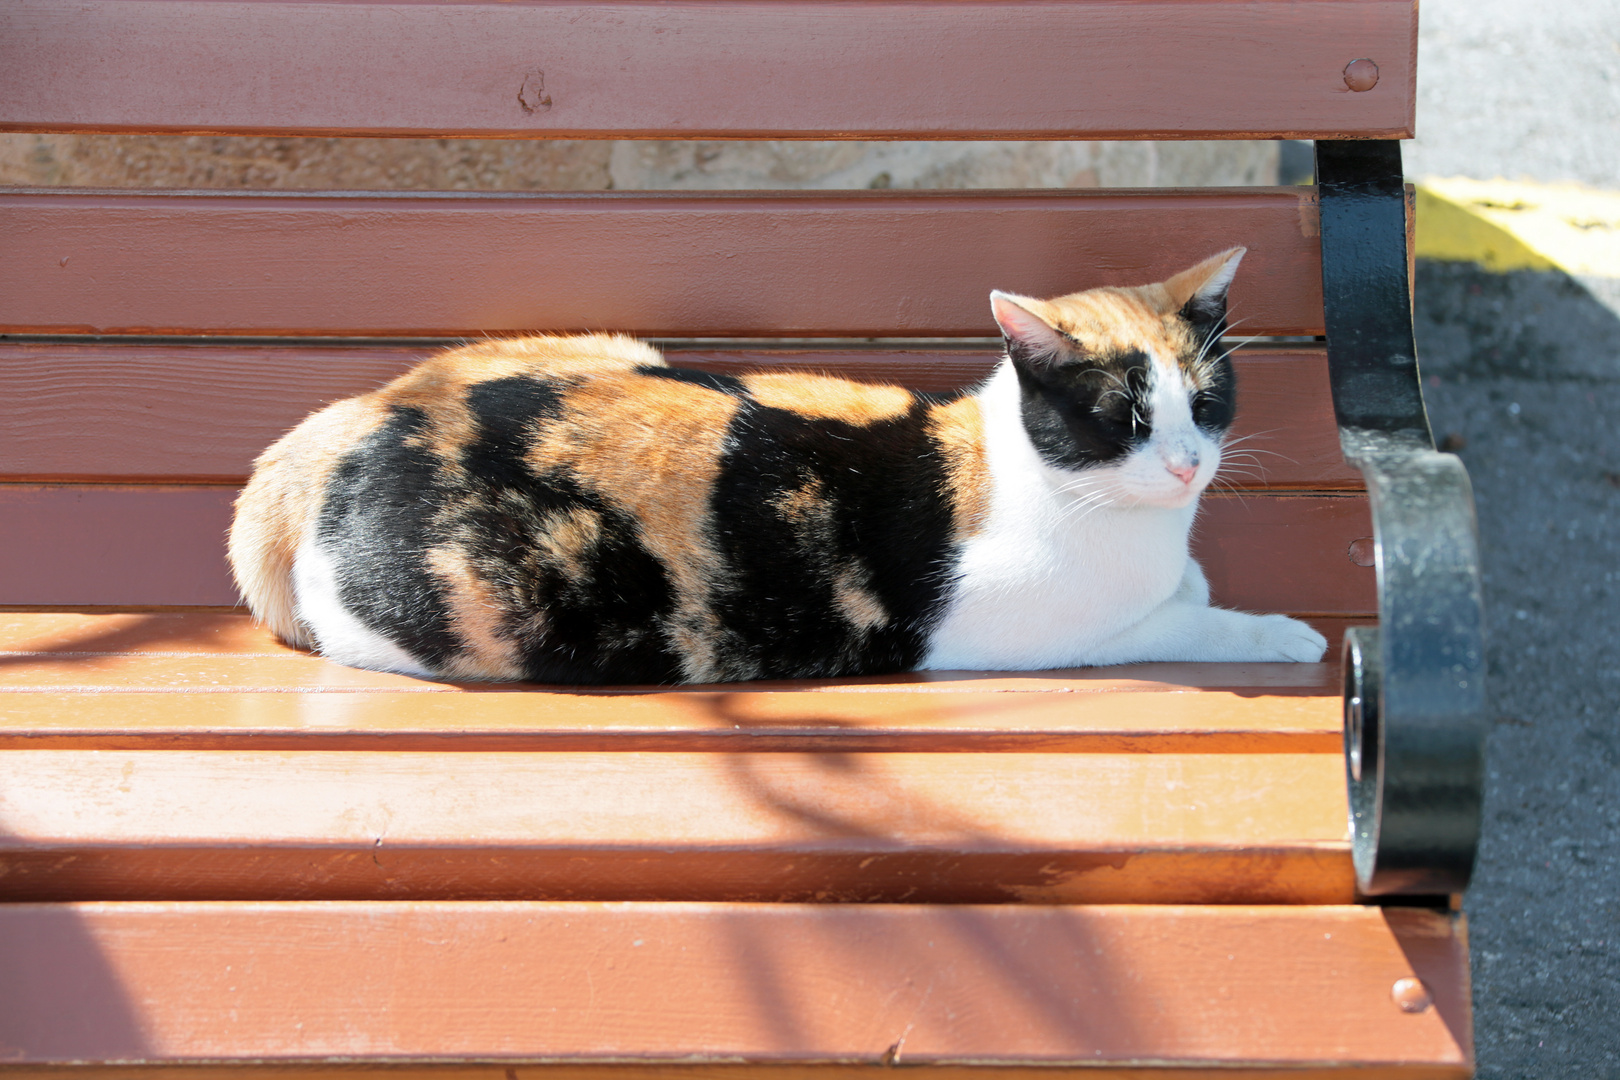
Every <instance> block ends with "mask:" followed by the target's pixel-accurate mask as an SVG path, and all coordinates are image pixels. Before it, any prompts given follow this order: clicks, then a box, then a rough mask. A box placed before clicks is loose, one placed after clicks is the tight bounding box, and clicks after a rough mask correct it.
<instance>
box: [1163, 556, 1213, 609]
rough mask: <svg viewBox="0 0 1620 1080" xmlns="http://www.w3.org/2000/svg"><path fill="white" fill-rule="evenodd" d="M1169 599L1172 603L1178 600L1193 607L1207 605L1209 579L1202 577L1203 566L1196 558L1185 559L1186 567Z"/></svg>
mask: <svg viewBox="0 0 1620 1080" xmlns="http://www.w3.org/2000/svg"><path fill="white" fill-rule="evenodd" d="M1170 600H1171V602H1172V603H1174V602H1175V601H1177V600H1179V601H1181V602H1183V603H1187V604H1192V605H1193V606H1194V607H1208V606H1209V579H1208V578H1206V577H1204V568H1203V567H1201V566H1199V565H1198V560H1197V559H1188V560H1187V569H1186V570H1185V571H1184V572H1183V573H1182V575H1181V584H1180V585H1178V586H1176V591H1175V593H1174V594H1173V595H1172V596H1171V597H1170Z"/></svg>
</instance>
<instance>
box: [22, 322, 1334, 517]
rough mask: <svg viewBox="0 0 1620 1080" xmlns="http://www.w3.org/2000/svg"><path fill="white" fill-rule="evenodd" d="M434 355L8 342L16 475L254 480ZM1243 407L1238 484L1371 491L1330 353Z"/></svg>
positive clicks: (1284, 358)
mask: <svg viewBox="0 0 1620 1080" xmlns="http://www.w3.org/2000/svg"><path fill="white" fill-rule="evenodd" d="M430 351H431V349H429V348H428V347H416V348H412V347H405V346H402V347H387V346H329V345H324V346H323V345H295V344H288V345H280V346H278V345H221V344H217V343H210V344H206V345H203V344H174V345H115V344H71V343H60V344H58V343H53V344H6V343H0V430H4V431H6V432H7V438H6V439H5V440H4V442H3V443H0V480H10V481H28V480H36V481H37V480H54V481H62V480H67V481H72V480H81V481H82V480H116V481H129V480H160V481H161V480H169V481H176V480H180V481H199V480H204V481H226V482H233V481H234V482H241V481H244V480H246V478H247V475H248V472H249V471H250V469H251V467H252V462H253V459H254V458H255V457H257V456H258V454H259V452H260V451H262V450H263V449H264V448H265V447H266V446H268V445H270V443H272V442H274V441H275V440H276V439H277V438H279V437H280V436H281V435H282V433H283V432H285V431H287V430H288V429H289V428H291V427H292V426H293V425H294V424H296V423H297V422H298V421H300V420H302V419H303V418H304V416H305V415H307V414H308V413H310V412H313V411H314V410H315V409H317V408H319V407H321V406H322V405H325V404H327V403H329V402H332V401H335V400H337V399H339V398H344V397H348V396H351V395H353V394H359V393H364V392H366V391H369V390H372V389H375V388H376V387H378V386H380V385H382V384H383V383H385V382H387V381H388V380H389V379H391V378H393V377H394V376H396V375H398V374H400V373H402V372H404V371H406V370H408V369H409V368H410V367H411V366H412V365H413V364H415V363H416V362H417V361H419V360H420V359H422V358H423V357H424V356H426V355H428V354H429V352H430ZM668 355H669V359H670V362H671V363H674V364H679V365H682V366H686V367H695V368H699V369H702V370H706V371H718V372H728V373H735V372H744V371H761V370H763V371H782V370H794V371H818V372H827V373H830V374H834V375H838V376H841V377H844V378H855V379H862V380H865V381H869V382H895V383H900V384H901V385H904V386H909V387H912V388H914V389H919V390H931V391H953V390H959V389H963V388H966V387H969V386H972V385H974V384H975V383H977V382H979V381H980V380H982V379H983V378H985V377H986V376H987V375H989V373H990V371H991V370H992V369H993V367H994V366H995V363H996V355H995V354H994V353H990V352H983V351H975V352H963V351H934V352H927V351H920V350H916V349H912V350H893V351H891V350H878V349H868V350H845V351H835V350H820V351H815V350H806V349H794V350H765V349H751V350H735V349H732V350H728V349H717V348H702V349H675V350H671V351H670V352H669V354H668ZM1236 366H1237V375H1238V385H1239V387H1240V391H1239V414H1238V422H1237V425H1236V427H1235V428H1234V429H1233V438H1234V439H1235V440H1238V441H1237V442H1236V443H1235V444H1234V449H1233V455H1234V456H1233V458H1232V461H1231V464H1230V465H1229V467H1228V469H1227V471H1226V473H1225V474H1224V475H1223V477H1222V482H1223V483H1227V482H1229V483H1232V484H1234V485H1236V486H1238V487H1240V488H1259V487H1307V488H1359V487H1360V486H1361V475H1360V474H1359V473H1358V472H1356V470H1354V469H1353V468H1351V467H1350V466H1349V465H1347V464H1346V463H1345V461H1344V456H1343V454H1342V453H1341V452H1340V450H1339V437H1338V428H1337V426H1336V425H1335V423H1334V419H1333V401H1332V395H1331V391H1330V388H1329V384H1328V377H1327V358H1326V354H1325V353H1323V352H1322V351H1321V350H1319V349H1311V350H1305V351H1278V350H1260V349H1251V350H1247V351H1245V352H1241V353H1239V354H1238V357H1237V361H1236Z"/></svg>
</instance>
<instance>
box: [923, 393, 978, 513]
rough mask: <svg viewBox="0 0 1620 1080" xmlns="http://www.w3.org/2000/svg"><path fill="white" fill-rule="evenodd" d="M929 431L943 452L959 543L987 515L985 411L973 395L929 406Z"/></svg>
mask: <svg viewBox="0 0 1620 1080" xmlns="http://www.w3.org/2000/svg"><path fill="white" fill-rule="evenodd" d="M928 434H929V435H930V436H931V437H932V438H933V439H934V441H935V442H936V443H938V444H939V449H940V453H942V454H943V455H944V456H945V477H946V482H947V483H948V484H949V485H950V491H949V495H950V498H951V514H952V518H953V520H954V523H955V532H956V541H957V542H958V543H960V542H962V541H963V540H966V539H967V538H968V537H970V536H973V535H976V534H977V533H978V532H979V531H980V530H981V529H983V528H984V523H985V522H986V521H987V520H988V519H989V517H990V466H989V465H988V464H986V462H985V456H984V414H983V412H981V411H980V408H979V401H978V399H977V398H975V397H971V396H968V397H961V398H957V399H956V400H955V401H952V402H949V403H947V404H944V405H935V406H934V407H933V408H931V409H929V410H928Z"/></svg>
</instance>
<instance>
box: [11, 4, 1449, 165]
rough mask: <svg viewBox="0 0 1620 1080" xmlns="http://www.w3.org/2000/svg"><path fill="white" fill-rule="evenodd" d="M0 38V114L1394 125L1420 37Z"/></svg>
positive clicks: (95, 10) (1178, 32) (50, 26)
mask: <svg viewBox="0 0 1620 1080" xmlns="http://www.w3.org/2000/svg"><path fill="white" fill-rule="evenodd" d="M0 40H6V41H8V42H9V43H10V47H9V48H8V49H7V50H6V55H5V62H6V66H7V67H8V68H9V69H10V72H9V77H8V78H7V80H6V81H5V82H4V83H3V84H0V87H3V92H0V116H3V117H4V118H5V120H4V123H3V124H0V128H4V129H8V130H14V131H16V130H33V131H181V132H188V133H214V134H303V133H309V134H331V135H340V134H374V135H418V136H444V135H476V136H485V137H488V136H495V137H508V138H536V137H540V138H558V137H566V138H588V137H593V136H595V137H620V138H652V137H672V138H694V137H719V138H790V137H794V136H798V137H811V138H874V137H875V138H907V137H909V138H925V139H926V138H941V137H944V138H996V137H1002V138H1009V137H1010V138H1120V137H1123V138H1142V137H1168V138H1220V137H1227V138H1251V137H1276V136H1281V137H1289V138H1313V137H1317V136H1324V137H1325V136H1341V137H1342V136H1344V135H1347V134H1348V135H1353V136H1358V137H1361V138H1402V137H1410V136H1411V129H1412V117H1413V108H1414V105H1413V102H1414V93H1413V76H1414V71H1415V61H1416V48H1417V45H1416V18H1415V13H1414V12H1413V9H1412V7H1411V5H1410V4H1409V3H1405V2H1400V0H1333V2H1324V0H1316V2H1307V3H1293V4H1277V3H1265V2H1256V0H1250V2H1245V3H1219V4H1215V3H1203V4H1184V3H1173V2H1168V0H1156V2H1141V0H1139V2H1136V3H1126V2H1120V0H1112V2H1107V0H1069V2H1066V3H989V2H970V3H945V2H937V0H936V2H926V3H893V2H891V3H863V4H860V5H859V6H858V7H854V8H852V6H851V5H849V4H840V3H833V2H826V0H823V2H816V3H809V2H800V3H792V4H788V3H780V2H752V3H749V2H735V0H734V2H712V0H711V2H702V0H698V2H686V3H681V4H636V3H625V2H616V3H584V2H580V0H574V2H556V3H537V4H498V3H490V2H484V3H460V4H445V5H437V4H436V5H426V4H411V3H379V2H370V3H364V2H362V3H343V4H327V5H322V6H319V7H312V6H311V5H308V4H300V3H295V2H267V0H259V2H249V3H243V2H237V3H230V4H222V3H208V2H199V0H190V2H186V0H90V2H87V3H81V4H78V5H75V7H74V8H73V9H72V10H71V12H70V11H67V10H64V9H62V8H61V6H60V5H58V4H54V3H51V2H50V0H11V2H10V3H8V4H7V6H6V8H5V17H4V19H3V20H0ZM919 44H922V47H919ZM1145 57H1151V58H1152V62H1151V63H1145V62H1144V58H1145ZM1358 57H1370V58H1372V59H1374V60H1375V61H1376V62H1377V64H1378V66H1379V74H1380V78H1379V81H1378V84H1377V86H1376V87H1375V88H1374V89H1372V90H1370V91H1368V92H1366V93H1350V92H1348V91H1347V90H1346V87H1345V83H1344V74H1343V72H1344V68H1345V66H1346V65H1347V64H1348V63H1349V62H1350V61H1351V60H1354V59H1356V58H1358Z"/></svg>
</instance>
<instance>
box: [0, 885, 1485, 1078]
mask: <svg viewBox="0 0 1620 1080" xmlns="http://www.w3.org/2000/svg"><path fill="white" fill-rule="evenodd" d="M0 942H4V943H5V947H6V950H7V954H8V964H7V971H8V976H7V978H6V979H5V980H3V981H0V1042H3V1043H4V1045H6V1046H7V1047H9V1048H12V1049H11V1057H10V1059H9V1061H8V1069H13V1070H14V1069H17V1068H19V1067H22V1066H27V1065H30V1064H36V1063H37V1064H45V1063H50V1062H66V1061H73V1062H98V1061H99V1062H110V1061H119V1062H127V1063H130V1064H134V1063H138V1062H151V1063H154V1064H157V1063H180V1062H188V1061H189V1062H198V1063H201V1062H203V1061H213V1062H216V1063H242V1064H246V1063H251V1062H257V1063H262V1064H271V1063H289V1064H290V1063H294V1062H297V1061H299V1060H303V1061H306V1062H311V1063H313V1062H316V1061H319V1060H320V1059H323V1058H324V1059H331V1058H347V1059H352V1058H368V1059H371V1060H377V1061H393V1062H396V1063H398V1064H401V1065H406V1064H411V1063H413V1062H422V1061H423V1060H424V1059H441V1060H442V1059H445V1058H463V1059H471V1060H473V1061H479V1060H482V1061H491V1060H493V1061H495V1062H497V1063H499V1066H504V1067H506V1068H507V1069H508V1070H509V1071H508V1072H507V1073H506V1076H508V1077H511V1076H513V1075H517V1076H520V1077H521V1078H522V1080H539V1078H540V1077H541V1076H552V1075H558V1074H557V1073H553V1072H551V1071H549V1070H551V1069H554V1068H557V1067H559V1066H561V1067H563V1069H564V1071H562V1072H561V1073H560V1075H562V1076H564V1077H567V1078H568V1080H584V1078H585V1076H587V1075H590V1074H586V1073H584V1072H582V1071H574V1070H567V1069H566V1067H567V1066H568V1065H571V1064H581V1063H585V1062H591V1061H618V1062H621V1063H622V1064H623V1065H624V1066H626V1067H627V1068H626V1069H624V1070H623V1071H620V1070H607V1071H604V1072H602V1073H600V1074H597V1075H600V1076H601V1077H602V1080H631V1078H632V1077H637V1076H644V1077H645V1080H652V1078H653V1077H654V1076H662V1077H665V1078H666V1080H674V1078H676V1077H681V1076H683V1075H686V1074H683V1073H682V1072H681V1071H680V1070H678V1069H667V1071H666V1070H660V1071H658V1072H656V1073H653V1072H649V1073H646V1074H642V1073H640V1072H639V1071H637V1069H636V1066H637V1065H640V1066H641V1067H643V1068H645V1067H646V1066H650V1065H654V1064H658V1063H662V1064H664V1065H665V1066H666V1067H667V1066H673V1065H676V1064H678V1063H679V1060H680V1059H682V1058H686V1059H688V1061H687V1063H688V1064H689V1065H692V1066H702V1065H709V1066H710V1067H707V1068H698V1069H696V1070H695V1072H694V1073H693V1074H692V1075H693V1080H698V1078H699V1077H710V1078H712V1077H717V1076H727V1075H728V1074H727V1072H726V1071H724V1068H723V1067H724V1066H725V1065H727V1064H730V1065H733V1066H738V1067H740V1066H743V1065H745V1064H768V1063H783V1064H786V1063H794V1062H797V1063H805V1064H809V1063H822V1064H824V1065H829V1066H830V1065H842V1066H844V1067H846V1068H852V1069H855V1070H856V1071H858V1072H859V1073H861V1074H862V1075H866V1076H868V1077H871V1078H876V1077H878V1076H881V1075H886V1074H882V1073H879V1072H877V1071H876V1067H877V1066H879V1064H880V1063H887V1062H892V1061H894V1060H895V1058H896V1057H897V1056H898V1060H899V1061H900V1062H901V1063H912V1064H931V1063H934V1062H945V1063H950V1062H962V1061H967V1062H976V1063H978V1064H979V1065H980V1066H994V1065H1014V1064H1018V1063H1026V1064H1031V1063H1034V1064H1042V1065H1046V1066H1057V1065H1062V1064H1079V1065H1083V1066H1090V1068H1082V1069H1077V1070H1073V1071H1067V1070H1066V1071H1064V1072H1061V1073H1059V1074H1057V1075H1060V1076H1062V1077H1065V1078H1070V1080H1080V1078H1083V1077H1094V1076H1103V1077H1114V1076H1116V1075H1120V1074H1118V1073H1116V1072H1115V1071H1114V1070H1112V1069H1107V1068H1106V1067H1107V1066H1109V1065H1115V1066H1120V1067H1123V1066H1127V1065H1131V1064H1136V1065H1141V1064H1143V1063H1146V1062H1158V1063H1161V1066H1162V1067H1165V1068H1167V1069H1168V1068H1173V1067H1177V1066H1179V1067H1181V1068H1192V1069H1196V1068H1198V1067H1199V1066H1204V1067H1212V1071H1213V1069H1220V1068H1221V1067H1223V1066H1233V1065H1242V1064H1248V1063H1252V1064H1257V1065H1266V1064H1271V1065H1278V1066H1289V1067H1291V1068H1289V1069H1287V1070H1284V1071H1281V1072H1278V1073H1275V1074H1273V1073H1266V1074H1265V1075H1267V1076H1284V1077H1296V1078H1297V1077H1298V1076H1299V1075H1301V1074H1302V1072H1303V1070H1304V1069H1306V1068H1309V1067H1312V1066H1314V1067H1318V1068H1324V1067H1327V1068H1331V1067H1336V1068H1341V1069H1344V1070H1345V1071H1346V1073H1348V1074H1349V1075H1353V1076H1355V1077H1358V1078H1360V1077H1381V1078H1389V1077H1403V1078H1407V1080H1418V1078H1420V1077H1421V1078H1425V1080H1440V1078H1447V1080H1460V1078H1462V1077H1466V1076H1467V1075H1469V1071H1470V1070H1469V1068H1468V1063H1469V1061H1470V1056H1469V1045H1468V1036H1467V1032H1468V1009H1469V1005H1468V989H1467V985H1468V984H1467V975H1466V951H1467V946H1466V939H1465V936H1464V931H1463V929H1462V927H1461V925H1460V920H1456V919H1454V918H1452V917H1448V916H1447V915H1445V914H1443V913H1439V912H1429V911H1421V910H1409V911H1401V910H1391V909H1379V908H1369V907H1359V906H1344V907H1305V908H1292V909H1282V908H1260V907H1225V908H1220V907H1165V908H1143V907H1089V908H1075V907H1058V906H1005V905H1003V906H994V907H952V908H935V909H928V908H922V907H913V906H909V905H888V906H881V907H877V906H851V905H812V906H797V905H761V906H754V905H703V904H648V905H586V904H544V903H509V904H481V905H474V904H459V903H389V904H378V903H326V904H296V905H295V904H283V903H246V904H228V903H227V904H205V903H166V904H107V903H89V904H73V905H38V906H36V905H6V906H5V907H4V908H0ZM1412 977H1417V978H1421V979H1422V980H1423V982H1424V983H1425V984H1426V985H1428V986H1429V987H1430V989H1431V993H1432V995H1433V997H1434V1000H1435V1005H1434V1006H1433V1007H1432V1008H1430V1009H1427V1010H1426V1011H1423V1012H1418V1013H1406V1012H1402V1011H1401V1010H1400V1009H1399V1008H1398V1007H1397V1006H1396V1004H1395V1003H1394V1001H1392V1000H1391V997H1390V987H1391V986H1392V985H1393V984H1394V982H1395V981H1396V980H1397V979H1402V978H1412ZM317 990H318V993H317V992H316V991H317ZM895 1047H898V1049H893V1048H895ZM885 1055H887V1057H885ZM537 1058H538V1059H544V1060H546V1061H547V1062H549V1063H550V1064H548V1065H547V1066H546V1067H545V1069H546V1070H547V1071H539V1070H531V1069H526V1068H524V1067H523V1062H524V1061H525V1060H530V1061H532V1060H534V1059H537ZM503 1059H504V1060H503ZM499 1066H498V1067H499ZM859 1066H868V1067H870V1069H859V1068H858V1067H859ZM326 1067H327V1068H331V1067H332V1063H331V1062H330V1061H328V1063H327V1065H326ZM716 1067H720V1068H718V1069H717V1068H716ZM1363 1069H1366V1071H1362V1070H1363ZM513 1070H515V1071H513ZM1293 1070H1301V1072H1295V1071H1293ZM827 1074H828V1070H826V1069H823V1070H821V1071H818V1072H817V1073H816V1075H823V1076H825V1075H827ZM203 1075H210V1074H209V1073H206V1072H204V1073H203ZM500 1075H501V1074H500V1072H499V1071H497V1072H496V1073H494V1074H492V1075H491V1077H490V1078H489V1080H499V1077H500ZM737 1075H738V1080H741V1077H746V1076H754V1075H762V1076H765V1077H767V1078H772V1080H807V1078H808V1075H809V1074H808V1073H807V1072H805V1071H789V1072H786V1073H785V1074H779V1073H776V1072H771V1071H766V1072H763V1073H760V1074H755V1073H753V1072H751V1071H747V1070H745V1069H742V1068H738V1070H737ZM834 1075H839V1076H842V1075H843V1074H842V1073H835V1074H834ZM942 1075H943V1076H945V1077H948V1078H950V1080H968V1078H973V1080H992V1078H993V1077H995V1076H996V1075H997V1074H996V1073H994V1072H988V1073H986V1074H983V1075H980V1074H979V1073H976V1072H974V1071H973V1070H971V1069H969V1070H962V1071H957V1070H947V1071H945V1072H944V1073H943V1074H942ZM1001 1075H1002V1076H1005V1074H1001ZM1131 1075H1137V1074H1136V1073H1134V1072H1133V1073H1132V1074H1131ZM1149 1075H1152V1076H1155V1077H1162V1076H1164V1075H1169V1074H1168V1073H1167V1074H1159V1073H1151V1074H1149ZM1174 1075H1176V1076H1185V1075H1200V1074H1199V1073H1197V1072H1193V1073H1186V1074H1184V1073H1181V1072H1176V1073H1174ZM1217 1075H1220V1076H1232V1075H1236V1076H1240V1077H1244V1078H1245V1080H1252V1077H1250V1076H1249V1074H1247V1073H1235V1074H1234V1073H1228V1072H1226V1071H1224V1070H1223V1071H1221V1072H1219V1073H1218V1074H1217ZM481 1080H482V1078H481Z"/></svg>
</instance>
